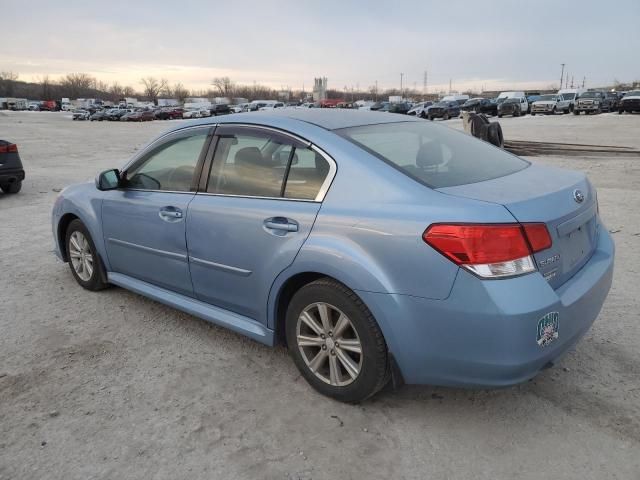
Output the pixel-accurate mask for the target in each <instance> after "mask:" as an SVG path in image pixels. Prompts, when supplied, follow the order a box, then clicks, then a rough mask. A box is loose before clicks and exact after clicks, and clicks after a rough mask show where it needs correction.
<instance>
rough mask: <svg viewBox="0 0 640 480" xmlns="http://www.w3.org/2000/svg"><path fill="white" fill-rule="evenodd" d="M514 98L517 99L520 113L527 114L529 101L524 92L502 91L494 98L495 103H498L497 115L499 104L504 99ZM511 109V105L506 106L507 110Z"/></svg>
mask: <svg viewBox="0 0 640 480" xmlns="http://www.w3.org/2000/svg"><path fill="white" fill-rule="evenodd" d="M514 98H515V99H517V100H518V102H519V104H520V115H526V114H527V112H528V111H529V101H528V100H527V97H526V95H525V94H524V92H502V93H501V94H500V95H498V98H496V103H497V104H498V115H499V114H500V108H499V106H500V105H501V104H502V103H504V102H505V101H506V100H508V99H514ZM513 103H514V102H510V104H513ZM511 109H512V107H508V110H511ZM505 115H512V114H505ZM518 116H519V115H518Z"/></svg>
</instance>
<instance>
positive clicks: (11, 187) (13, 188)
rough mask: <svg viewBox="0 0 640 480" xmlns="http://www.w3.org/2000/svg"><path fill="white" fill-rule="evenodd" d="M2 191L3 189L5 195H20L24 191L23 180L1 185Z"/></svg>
mask: <svg viewBox="0 0 640 480" xmlns="http://www.w3.org/2000/svg"><path fill="white" fill-rule="evenodd" d="M0 189H2V191H3V192H4V193H18V192H19V191H20V190H21V189H22V180H18V181H16V182H11V183H2V184H0Z"/></svg>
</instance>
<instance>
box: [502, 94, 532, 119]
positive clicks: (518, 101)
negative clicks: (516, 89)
mask: <svg viewBox="0 0 640 480" xmlns="http://www.w3.org/2000/svg"><path fill="white" fill-rule="evenodd" d="M527 105H528V104H527ZM523 108H526V107H523V103H522V98H503V99H502V101H501V102H500V103H498V117H500V118H502V117H503V116H505V115H511V116H512V117H519V116H521V115H524V113H523V112H522V109H523ZM525 113H526V110H525Z"/></svg>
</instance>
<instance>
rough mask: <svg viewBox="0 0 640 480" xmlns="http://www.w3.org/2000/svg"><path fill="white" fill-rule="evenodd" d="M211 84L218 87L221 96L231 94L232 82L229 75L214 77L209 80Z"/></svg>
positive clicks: (229, 96)
mask: <svg viewBox="0 0 640 480" xmlns="http://www.w3.org/2000/svg"><path fill="white" fill-rule="evenodd" d="M211 85H213V86H214V87H216V88H217V89H218V92H220V95H221V96H223V97H227V98H231V97H232V96H233V90H234V84H233V82H232V81H231V79H230V78H229V77H216V78H214V79H213V80H212V81H211Z"/></svg>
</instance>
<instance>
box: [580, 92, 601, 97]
mask: <svg viewBox="0 0 640 480" xmlns="http://www.w3.org/2000/svg"><path fill="white" fill-rule="evenodd" d="M598 97H600V92H585V93H583V94H582V95H580V98H598Z"/></svg>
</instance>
